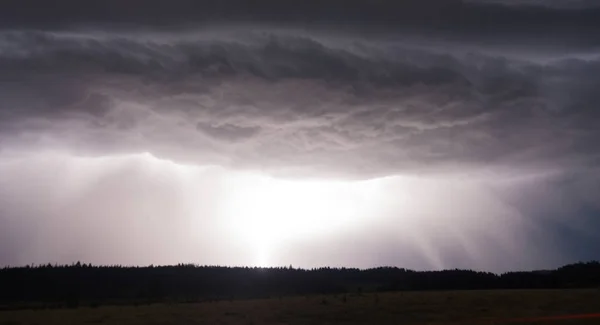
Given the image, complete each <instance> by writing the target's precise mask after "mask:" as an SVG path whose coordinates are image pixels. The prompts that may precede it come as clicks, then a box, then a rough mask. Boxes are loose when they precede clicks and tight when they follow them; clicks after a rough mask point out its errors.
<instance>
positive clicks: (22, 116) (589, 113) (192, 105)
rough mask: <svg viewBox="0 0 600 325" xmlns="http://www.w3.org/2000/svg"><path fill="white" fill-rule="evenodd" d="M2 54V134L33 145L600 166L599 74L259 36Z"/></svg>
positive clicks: (96, 36)
mask: <svg viewBox="0 0 600 325" xmlns="http://www.w3.org/2000/svg"><path fill="white" fill-rule="evenodd" d="M215 35H218V37H219V38H218V39H214V38H215V37H216V36H215ZM32 40H36V41H35V42H33V41H32ZM2 43H3V44H5V48H6V49H7V50H5V51H3V52H2V54H1V55H0V64H1V65H3V66H4V67H6V70H7V71H8V73H7V74H6V75H5V77H4V80H3V82H2V84H3V87H2V89H3V90H4V92H5V94H6V95H7V96H6V100H5V101H4V102H3V103H2V114H3V115H4V116H5V118H3V121H4V122H3V123H2V124H1V125H0V130H3V132H4V133H5V134H6V135H7V136H9V137H11V136H12V137H15V138H16V139H17V140H23V141H29V142H31V143H30V145H35V142H36V140H35V139H36V138H35V134H38V135H46V136H48V137H50V138H55V141H58V142H66V143H70V144H69V145H74V146H77V145H78V144H77V142H78V141H81V142H82V143H81V144H80V145H81V146H84V147H85V148H86V150H91V151H92V152H95V151H98V150H99V151H98V152H100V153H102V152H106V150H108V151H109V152H110V151H111V150H116V151H119V152H121V151H124V152H130V151H135V150H142V151H150V152H153V153H155V154H157V155H159V156H164V157H166V158H169V159H171V158H174V159H182V160H185V161H194V162H197V163H204V164H213V163H225V164H231V165H233V166H245V167H250V168H252V167H257V166H266V167H267V168H272V169H274V171H277V169H282V168H292V169H294V170H296V168H300V169H305V170H306V173H311V172H314V173H320V172H325V173H327V172H331V170H336V171H338V172H342V174H346V175H347V176H348V175H353V174H354V176H358V177H365V176H366V177H369V176H374V175H385V174H388V173H398V172H407V171H412V170H422V171H423V169H426V170H429V171H435V170H436V169H438V168H439V169H444V170H445V169H447V168H450V169H452V168H457V169H464V168H467V167H468V168H472V169H474V170H477V168H479V167H485V168H488V167H490V166H496V167H503V166H504V167H510V168H514V167H523V168H536V167H541V166H546V167H547V168H559V167H560V168H568V167H569V166H571V167H573V168H575V167H576V168H586V167H590V166H592V165H593V164H594V162H595V161H596V159H597V157H598V151H597V150H596V149H595V148H596V146H595V145H594V144H593V139H594V138H595V137H596V136H597V133H598V131H597V128H595V126H594V123H593V121H595V120H596V119H597V118H598V116H597V114H596V112H595V111H596V110H595V108H594V107H595V105H597V103H598V100H599V99H600V98H598V95H597V92H595V90H594V89H595V86H597V85H598V84H599V83H600V80H599V79H598V77H597V76H598V75H600V74H598V73H596V70H599V69H600V62H599V61H595V60H592V61H587V60H583V59H579V58H568V59H564V58H562V57H561V58H557V59H556V60H554V61H550V62H546V61H544V62H539V61H536V60H535V59H531V58H529V59H528V58H527V57H523V56H521V57H518V58H514V57H513V58H508V57H505V56H502V55H501V54H497V55H496V56H492V55H491V54H482V53H474V52H471V51H466V52H462V53H461V52H460V51H459V52H456V51H455V52H453V53H444V52H443V50H442V49H441V48H437V49H436V50H431V49H425V48H423V47H420V46H418V45H411V44H410V43H395V42H389V41H387V42H384V41H377V40H364V39H348V38H331V37H319V38H308V37H306V36H298V35H290V33H289V32H284V33H265V32H260V31H257V32H237V33H236V32H231V31H229V32H227V33H225V34H223V33H218V32H215V33H213V34H211V33H209V32H203V33H200V34H198V33H196V34H190V35H188V36H187V37H183V36H177V35H175V34H156V35H155V34H148V33H143V34H140V35H138V36H137V37H134V36H133V35H124V36H117V35H115V34H106V33H79V34H73V33H70V34H67V33H47V32H43V33H40V32H35V33H22V32H7V33H4V34H2ZM25 131H27V132H28V135H30V136H29V137H27V138H26V139H23V138H24V137H22V135H23V133H24V132H25ZM72 132H76V133H77V136H72ZM31 135H33V136H31ZM17 140H15V141H17ZM73 142H75V143H73ZM95 148H97V149H98V150H96V149H95ZM165 148H168V149H165ZM198 149H202V150H201V151H202V154H196V152H197V150H198ZM166 151H168V152H166ZM324 168H325V169H327V168H329V169H331V170H320V169H324Z"/></svg>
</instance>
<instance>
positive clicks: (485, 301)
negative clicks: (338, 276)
mask: <svg viewBox="0 0 600 325" xmlns="http://www.w3.org/2000/svg"><path fill="white" fill-rule="evenodd" d="M589 313H600V290H530V291H464V292H458V291H453V292H402V293H384V294H381V293H380V294H364V295H355V294H349V295H345V296H344V295H335V296H334V295H331V296H309V297H284V298H281V299H280V298H275V299H263V300H246V301H243V300H242V301H220V302H206V303H195V304H155V305H143V306H137V307H136V306H102V307H98V308H89V307H81V308H77V309H43V310H17V311H2V312H0V325H30V324H39V325H46V324H48V325H52V324H56V325H58V324H60V325H63V324H103V325H112V324H120V325H130V324H131V325H134V324H157V325H158V324H163V325H167V324H169V325H170V324H177V325H186V324H243V325H250V324H255V325H260V324H374V325H378V324H402V325H412V324H415V325H421V324H423V325H425V324H473V325H476V324H482V325H491V324H519V323H520V324H556V325H563V324H564V325H567V324H583V325H588V324H589V325H592V324H600V319H599V318H594V319H575V320H573V319H570V320H560V319H553V320H537V321H532V320H531V318H538V317H548V316H561V315H576V314H589Z"/></svg>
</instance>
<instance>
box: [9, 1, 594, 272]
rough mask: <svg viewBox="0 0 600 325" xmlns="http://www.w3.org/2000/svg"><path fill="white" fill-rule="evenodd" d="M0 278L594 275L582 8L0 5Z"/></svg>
mask: <svg viewBox="0 0 600 325" xmlns="http://www.w3.org/2000/svg"><path fill="white" fill-rule="evenodd" d="M0 71H1V74H0V266H2V265H4V266H6V265H27V264H41V263H73V262H76V261H81V262H82V263H93V264H122V265H149V264H155V265H158V264H177V263H197V264H203V265H232V266H235V265H237V266H242V265H250V266H287V265H290V264H291V265H293V266H295V267H304V268H312V267H320V266H345V267H359V268H369V267H377V266H398V267H405V268H411V269H418V270H437V269H448V268H451V269H454V268H466V269H477V270H485V271H492V272H505V271H509V270H531V269H545V268H554V267H558V266H561V265H563V264H568V263H573V262H577V261H588V260H594V259H596V260H597V259H600V255H599V254H600V251H598V249H596V247H600V200H598V198H599V197H600V145H598V143H597V142H598V139H600V111H599V108H598V105H600V93H599V92H598V89H600V88H599V87H600V8H598V6H597V4H596V1H583V0H581V1H576V0H572V1H569V0H563V1H560V0H556V1H552V0H548V1H542V0H539V1H534V0H523V1H517V0H514V1H500V0H494V1H484V0H479V1H476V0H472V1H459V0H456V1H455V0H443V1H442V0H437V1H434V0H420V1H415V0H405V1H400V0H394V1H391V0H380V1H366V0H365V1H362V0H350V1H346V0H344V1H342V0H331V1H326V2H323V1H300V0H287V1H275V0H256V1H254V2H252V3H249V2H247V1H242V0H220V1H216V0H214V1H213V0H208V1H191V0H171V1H160V0H151V1H141V0H132V1H116V0H105V1H86V2H85V3H84V2H83V1H75V0H58V1H55V2H53V3H52V4H50V3H49V2H47V1H41V0H20V1H13V0H7V1H2V4H0Z"/></svg>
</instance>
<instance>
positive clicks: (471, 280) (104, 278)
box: [0, 262, 600, 309]
mask: <svg viewBox="0 0 600 325" xmlns="http://www.w3.org/2000/svg"><path fill="white" fill-rule="evenodd" d="M0 288H1V289H0V307H1V308H5V309H7V308H35V307H39V308H53V307H77V306H92V307H94V306H98V305H102V304H142V303H154V302H197V301H215V300H232V299H245V298H264V297H281V296H286V295H310V294H326V293H327V294H332V293H355V294H361V293H362V292H373V291H377V292H381V291H407V290H474V289H540V288H600V262H589V263H577V264H572V265H567V266H564V267H561V268H559V269H556V270H550V271H530V272H510V273H504V274H494V273H486V272H476V271H470V270H458V269H456V270H445V271H412V270H407V269H403V268H396V267H380V268H374V269H367V270H359V269H349V268H318V269H311V270H305V269H295V268H292V267H291V266H290V267H280V268H249V267H221V266H197V265H191V264H179V265H176V266H148V267H124V266H92V265H89V264H81V263H76V264H73V265H63V266H58V265H50V264H48V265H41V266H27V267H14V268H13V267H7V268H4V269H1V270H0Z"/></svg>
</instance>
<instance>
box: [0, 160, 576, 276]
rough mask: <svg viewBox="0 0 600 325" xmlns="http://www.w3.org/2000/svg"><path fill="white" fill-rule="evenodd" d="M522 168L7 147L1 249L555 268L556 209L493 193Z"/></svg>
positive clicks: (53, 258) (130, 257)
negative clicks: (260, 161) (434, 170)
mask: <svg viewBox="0 0 600 325" xmlns="http://www.w3.org/2000/svg"><path fill="white" fill-rule="evenodd" d="M540 177H541V178H540V179H541V180H545V179H548V177H549V176H540ZM525 179H526V178H517V179H516V180H513V181H507V180H505V179H503V178H500V179H498V178H493V177H488V178H478V179H477V178H469V179H467V178H460V177H459V178H456V177H442V176H439V177H431V176H429V177H414V176H408V177H400V176H394V177H388V178H383V179H377V180H370V181H315V180H311V181H303V180H285V179H277V178H273V177H272V176H267V175H260V174H256V173H248V172H237V171H230V170H226V169H223V168H220V167H196V166H182V165H178V164H174V163H172V162H168V161H163V160H160V159H157V158H155V157H153V156H151V155H148V154H136V155H127V156H113V157H99V158H82V157H75V156H71V155H68V154H64V153H32V154H27V155H23V154H21V155H19V156H18V157H17V156H14V155H13V156H12V158H11V157H7V156H5V155H3V156H2V164H1V165H0V181H2V184H10V185H11V186H10V187H3V190H2V191H1V192H0V201H1V202H2V205H1V206H2V211H1V212H2V213H0V216H1V219H0V221H1V222H2V224H3V227H2V228H1V229H2V233H1V236H0V238H2V240H3V242H4V243H3V245H2V246H1V247H2V248H3V249H2V250H0V256H1V257H2V261H3V263H4V264H12V265H21V264H28V263H48V262H58V263H69V262H71V261H75V260H81V261H85V262H92V263H103V264H115V263H118V264H126V265H131V264H137V265H139V264H141V265H144V264H164V263H179V262H181V261H186V262H195V263H199V264H211V265H214V264H221V265H289V264H293V265H295V266H299V267H317V266H323V265H333V266H342V265H343V266H356V267H370V266H374V265H384V264H385V265H399V266H403V267H411V268H418V269H438V268H444V267H455V266H464V267H475V268H478V269H485V270H494V271H498V270H506V269H509V268H513V269H514V268H515V267H517V268H536V267H546V266H555V265H557V263H561V262H563V261H565V256H564V255H563V254H564V253H563V252H562V251H561V250H560V249H558V247H554V244H553V243H552V241H553V240H554V239H553V238H552V233H551V232H550V231H551V229H546V228H545V226H544V225H545V223H546V222H547V221H548V220H552V219H543V218H542V216H537V215H536V214H535V213H533V214H532V213H530V214H529V215H527V216H526V215H524V214H523V209H522V207H515V206H513V205H510V204H507V203H506V202H505V200H503V197H505V196H502V195H500V196H499V195H498V192H496V191H495V190H494V188H496V189H498V188H506V189H510V191H511V192H512V191H513V190H515V189H518V188H520V186H521V185H520V184H521V183H522V182H524V180H525ZM550 179H551V178H550ZM536 182H539V180H538V181H536ZM513 194H514V193H513ZM539 199H540V200H544V199H546V197H542V198H539ZM537 204H538V202H530V203H528V206H529V207H530V208H531V207H535V206H536V205H537ZM534 211H535V208H534ZM530 212H531V211H530ZM556 220H560V219H556ZM556 220H555V221H556ZM6 243H11V245H18V247H19V248H20V249H19V250H14V249H13V248H12V247H14V246H10V245H4V244H6ZM549 247H550V248H553V249H555V250H554V251H553V250H550V249H548V248H549ZM508 261H510V266H509V264H506V263H508Z"/></svg>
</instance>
